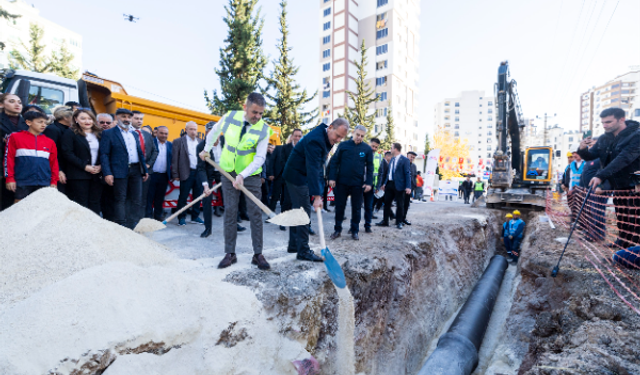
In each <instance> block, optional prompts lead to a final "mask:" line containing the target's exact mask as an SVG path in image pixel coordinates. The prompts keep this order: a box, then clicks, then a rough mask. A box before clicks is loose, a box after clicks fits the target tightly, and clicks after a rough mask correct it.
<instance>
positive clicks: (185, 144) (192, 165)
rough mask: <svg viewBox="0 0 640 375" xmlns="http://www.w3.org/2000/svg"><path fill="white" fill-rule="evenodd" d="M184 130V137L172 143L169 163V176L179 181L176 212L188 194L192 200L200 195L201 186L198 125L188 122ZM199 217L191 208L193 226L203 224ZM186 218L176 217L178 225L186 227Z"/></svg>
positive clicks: (185, 215)
mask: <svg viewBox="0 0 640 375" xmlns="http://www.w3.org/2000/svg"><path fill="white" fill-rule="evenodd" d="M184 130H185V133H184V135H183V136H182V137H180V138H178V139H176V140H175V141H173V156H172V157H173V160H172V162H171V176H172V177H173V180H174V181H180V195H179V196H178V210H180V209H181V208H182V207H184V206H186V204H187V198H189V192H192V198H193V199H195V198H197V197H199V196H200V195H201V194H202V184H201V183H198V153H197V149H198V144H200V142H202V141H201V140H200V139H198V137H197V135H198V124H196V123H195V122H193V121H189V122H187V124H186V125H185V127H184ZM198 207H199V206H198ZM199 216H200V210H199V209H194V208H193V207H192V209H191V222H192V223H194V224H204V221H202V219H200V217H199ZM186 217H187V213H186V212H183V213H182V214H180V215H179V216H178V225H186V224H187V222H186V220H185V218H186Z"/></svg>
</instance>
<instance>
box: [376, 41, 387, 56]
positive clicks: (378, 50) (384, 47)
mask: <svg viewBox="0 0 640 375" xmlns="http://www.w3.org/2000/svg"><path fill="white" fill-rule="evenodd" d="M387 52H389V45H388V44H383V45H381V46H377V47H376V55H384V54H385V53H387Z"/></svg>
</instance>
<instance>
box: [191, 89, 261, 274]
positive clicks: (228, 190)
mask: <svg viewBox="0 0 640 375" xmlns="http://www.w3.org/2000/svg"><path fill="white" fill-rule="evenodd" d="M265 105H266V102H265V100H264V97H263V96H262V95H261V94H259V93H256V92H254V93H251V94H249V96H248V97H247V101H246V103H245V104H244V105H243V111H231V112H228V113H227V114H225V115H224V116H223V117H222V118H221V119H220V121H219V122H218V123H217V124H216V125H215V126H214V127H213V129H211V131H210V132H209V134H208V135H207V137H206V140H205V142H206V143H205V146H204V150H203V151H202V152H201V153H200V158H201V159H203V160H204V159H205V157H207V156H209V153H210V152H211V149H212V148H213V146H214V143H216V141H217V139H218V136H219V135H220V134H223V135H224V139H225V145H224V148H223V149H222V153H221V155H220V163H219V165H220V167H221V168H222V169H224V170H225V171H226V172H228V173H229V174H230V175H231V176H232V177H233V178H235V181H234V182H231V181H229V179H227V178H222V191H223V194H224V199H225V210H224V247H225V249H224V251H225V253H226V255H225V257H224V259H222V261H221V262H220V264H219V265H218V268H226V267H229V266H230V265H232V264H234V263H236V262H237V261H238V259H237V257H236V239H237V236H238V222H237V220H238V204H239V200H240V189H241V186H244V187H245V188H246V189H247V190H249V192H251V193H252V194H253V195H254V196H255V197H256V198H258V199H260V198H261V197H262V179H261V177H260V175H261V172H262V166H263V165H264V162H265V160H266V157H267V147H268V145H269V137H271V135H272V134H273V130H271V128H270V127H269V126H268V125H267V124H266V123H265V122H264V121H263V120H262V114H263V113H264V107H265ZM247 211H248V215H249V221H250V223H251V243H252V245H253V252H254V255H253V259H252V260H251V264H253V265H257V266H258V268H259V269H261V270H268V269H269V268H271V266H270V265H269V263H268V262H267V260H266V259H265V258H264V256H263V255H262V225H263V220H262V211H261V210H260V207H258V206H257V205H256V204H255V203H254V202H253V201H252V200H247Z"/></svg>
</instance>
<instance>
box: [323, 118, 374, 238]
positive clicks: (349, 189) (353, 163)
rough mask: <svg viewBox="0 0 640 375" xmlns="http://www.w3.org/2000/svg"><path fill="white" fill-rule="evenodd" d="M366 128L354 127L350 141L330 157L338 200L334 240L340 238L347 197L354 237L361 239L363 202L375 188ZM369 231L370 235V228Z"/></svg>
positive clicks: (331, 179) (342, 144) (371, 156)
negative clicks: (373, 187) (365, 138)
mask: <svg viewBox="0 0 640 375" xmlns="http://www.w3.org/2000/svg"><path fill="white" fill-rule="evenodd" d="M366 133H367V128H365V127H364V126H362V125H358V126H356V127H355V129H354V131H353V136H352V138H351V140H349V141H346V142H342V143H340V145H339V146H338V150H336V153H335V154H334V155H333V156H332V157H331V174H330V175H329V186H331V187H332V188H334V195H335V199H336V222H335V227H334V230H335V232H333V234H332V235H331V239H332V240H334V239H336V238H338V237H340V235H341V233H342V221H343V220H344V211H345V208H346V206H347V197H348V196H349V195H350V196H351V229H349V233H351V238H352V239H354V240H356V241H357V240H359V237H358V232H359V231H360V220H361V217H362V200H363V195H364V193H369V192H370V191H371V186H372V185H373V150H372V149H371V147H370V146H369V145H368V144H366V143H364V142H363V140H364V135H365V134H366ZM367 232H369V233H370V232H371V228H369V230H368V231H367Z"/></svg>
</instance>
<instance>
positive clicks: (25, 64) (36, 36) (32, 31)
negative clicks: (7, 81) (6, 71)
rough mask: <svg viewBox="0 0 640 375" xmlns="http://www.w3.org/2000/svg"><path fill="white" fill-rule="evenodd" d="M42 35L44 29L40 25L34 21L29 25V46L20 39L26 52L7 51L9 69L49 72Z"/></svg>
mask: <svg viewBox="0 0 640 375" xmlns="http://www.w3.org/2000/svg"><path fill="white" fill-rule="evenodd" d="M43 36H44V30H42V28H41V27H40V26H38V25H37V24H35V23H32V24H30V25H29V46H27V45H25V44H24V42H22V41H21V42H20V45H21V46H22V48H24V49H25V51H26V52H27V54H26V55H23V54H22V53H21V52H20V51H18V50H16V49H14V50H13V51H11V52H9V65H10V66H11V69H26V70H30V71H32V72H36V73H49V72H50V71H51V62H50V61H49V59H48V58H47V56H45V54H44V50H45V45H44V44H43V43H42V37H43Z"/></svg>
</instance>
